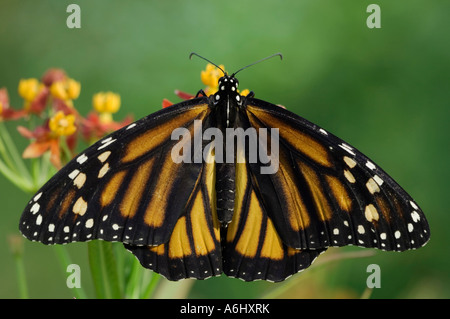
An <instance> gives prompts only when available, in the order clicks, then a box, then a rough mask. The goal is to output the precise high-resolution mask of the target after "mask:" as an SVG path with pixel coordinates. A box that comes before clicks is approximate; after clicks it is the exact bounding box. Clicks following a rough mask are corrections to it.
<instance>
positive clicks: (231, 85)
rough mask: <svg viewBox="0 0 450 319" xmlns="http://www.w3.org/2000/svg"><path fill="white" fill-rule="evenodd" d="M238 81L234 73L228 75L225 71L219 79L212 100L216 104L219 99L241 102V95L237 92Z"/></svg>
mask: <svg viewBox="0 0 450 319" xmlns="http://www.w3.org/2000/svg"><path fill="white" fill-rule="evenodd" d="M238 86H239V81H238V80H237V79H236V78H235V77H234V75H228V74H226V73H225V75H224V76H222V77H221V78H220V79H219V82H218V88H219V89H218V91H217V92H216V93H215V94H214V100H215V103H216V104H217V103H218V102H220V101H227V100H228V101H229V100H230V99H231V100H234V101H236V102H237V104H239V105H240V104H241V96H240V95H239V93H238Z"/></svg>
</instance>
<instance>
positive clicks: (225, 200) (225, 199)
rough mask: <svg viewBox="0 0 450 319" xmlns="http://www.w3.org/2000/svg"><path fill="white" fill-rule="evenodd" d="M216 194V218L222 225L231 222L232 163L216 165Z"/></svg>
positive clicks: (233, 169) (233, 185)
mask: <svg viewBox="0 0 450 319" xmlns="http://www.w3.org/2000/svg"><path fill="white" fill-rule="evenodd" d="M216 165H217V170H216V174H217V175H216V194H217V218H218V219H219V221H220V222H221V223H222V224H228V223H229V222H231V218H232V217H233V212H234V189H235V181H234V179H235V166H234V163H217V164H216Z"/></svg>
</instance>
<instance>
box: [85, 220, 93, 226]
mask: <svg viewBox="0 0 450 319" xmlns="http://www.w3.org/2000/svg"><path fill="white" fill-rule="evenodd" d="M85 226H86V228H92V226H94V219H93V218H89V219H88V220H87V221H86V224H85Z"/></svg>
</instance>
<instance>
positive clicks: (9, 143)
mask: <svg viewBox="0 0 450 319" xmlns="http://www.w3.org/2000/svg"><path fill="white" fill-rule="evenodd" d="M0 135H1V136H2V138H3V142H4V143H5V145H4V146H5V148H6V150H7V151H8V152H9V154H10V155H11V159H12V161H13V167H12V168H13V169H17V173H20V175H21V176H23V177H24V178H25V179H28V180H31V175H30V173H29V172H28V169H27V167H26V165H25V163H24V162H23V160H22V157H21V156H20V154H19V152H18V151H17V148H16V145H15V144H14V142H13V140H12V139H11V136H10V135H9V133H8V130H7V129H6V127H5V125H4V123H3V122H0Z"/></svg>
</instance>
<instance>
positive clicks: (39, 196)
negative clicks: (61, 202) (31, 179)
mask: <svg viewBox="0 0 450 319" xmlns="http://www.w3.org/2000/svg"><path fill="white" fill-rule="evenodd" d="M41 196H42V192H40V193H39V194H37V195H36V196H34V198H33V200H34V201H35V202H36V201H37V200H38V199H39V198H41Z"/></svg>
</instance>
